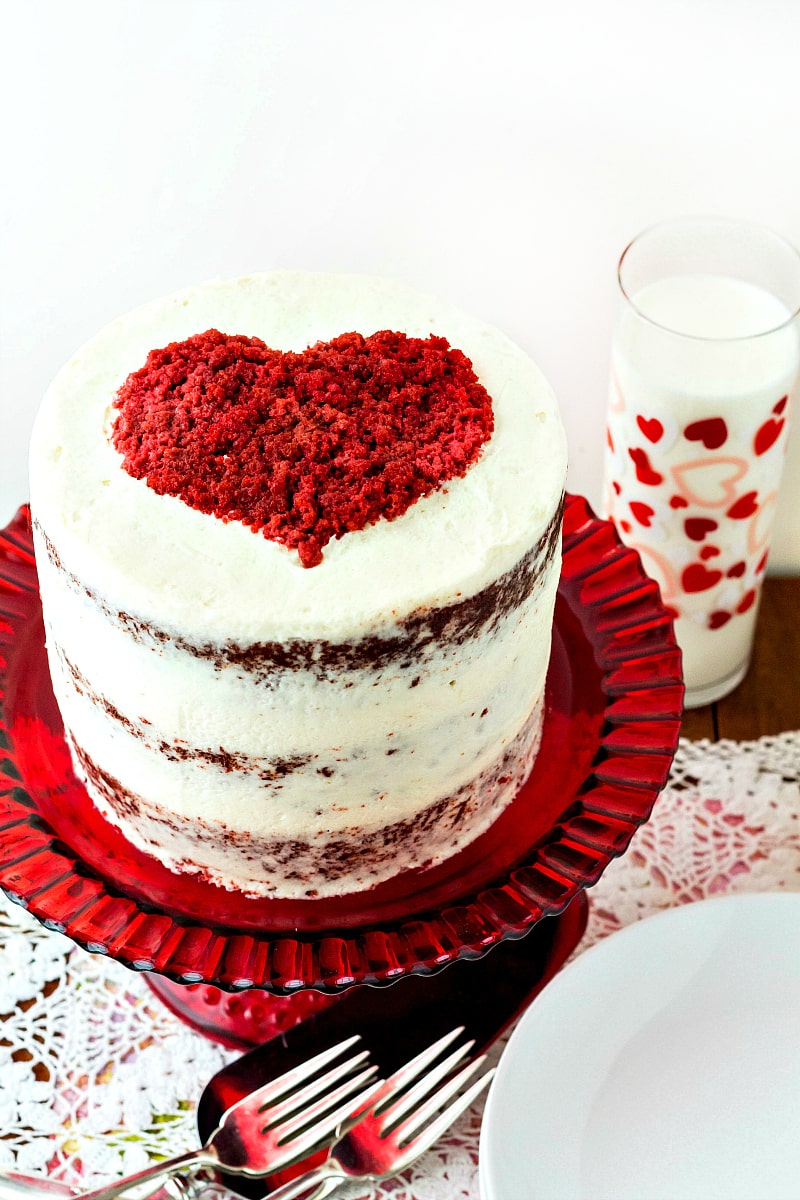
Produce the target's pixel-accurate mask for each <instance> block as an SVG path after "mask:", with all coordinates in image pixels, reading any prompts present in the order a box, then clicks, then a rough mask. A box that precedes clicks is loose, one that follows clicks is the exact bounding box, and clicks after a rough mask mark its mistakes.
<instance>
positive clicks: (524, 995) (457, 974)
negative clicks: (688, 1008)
mask: <svg viewBox="0 0 800 1200" xmlns="http://www.w3.org/2000/svg"><path fill="white" fill-rule="evenodd" d="M587 915H588V899H587V896H586V893H585V892H579V893H578V894H577V895H576V896H575V898H574V900H573V901H572V902H571V903H570V905H569V906H568V907H567V908H566V909H565V910H564V912H562V913H561V914H560V915H558V916H553V917H546V918H544V919H543V920H541V921H539V922H537V924H535V925H534V926H533V927H532V928H531V930H530V931H529V932H528V933H527V934H526V935H525V937H524V938H519V939H516V940H506V941H503V942H500V943H499V944H498V945H496V946H494V947H493V948H492V949H491V950H490V951H488V952H487V953H486V954H485V955H484V956H483V957H482V958H478V959H461V960H459V961H458V962H455V963H451V964H450V965H449V966H447V967H445V968H443V969H442V970H441V971H439V972H438V973H435V974H426V975H406V976H404V977H401V978H400V979H398V980H396V981H395V982H394V983H392V984H389V985H384V986H381V987H373V986H370V985H369V984H368V983H366V984H359V985H357V986H355V987H351V988H347V989H346V990H345V991H342V992H338V993H335V994H328V993H324V992H318V991H314V990H313V989H303V990H302V991H299V992H296V993H295V994H294V995H290V996H274V995H272V994H271V993H269V992H265V991H263V990H262V989H260V988H247V989H245V990H243V991H241V992H237V993H230V992H224V991H222V990H221V989H220V988H218V987H215V986H214V985H213V984H206V983H189V984H185V983H175V982H173V981H172V980H170V979H166V978H165V977H164V976H162V975H156V974H151V975H148V976H147V982H148V984H149V985H150V988H151V989H152V991H153V992H154V993H155V995H156V996H157V997H158V998H159V1000H161V1002H162V1003H163V1004H165V1005H166V1007H167V1008H168V1009H169V1010H170V1011H171V1012H172V1013H174V1015H175V1016H177V1017H179V1018H180V1019H181V1020H182V1021H184V1022H185V1023H186V1024H187V1025H189V1026H190V1027H191V1028H192V1029H194V1030H195V1031H196V1032H198V1033H202V1034H204V1035H205V1036H206V1037H209V1038H211V1039H212V1040H213V1041H216V1042H221V1043H222V1044H223V1045H224V1046H227V1047H228V1048H229V1049H234V1050H247V1049H249V1048H251V1047H253V1046H257V1045H262V1044H263V1043H265V1042H268V1041H270V1040H271V1039H272V1038H275V1037H281V1036H283V1035H285V1034H287V1033H288V1032H289V1030H291V1029H293V1028H294V1027H295V1026H297V1025H300V1024H301V1023H304V1022H310V1023H312V1024H315V1025H318V1024H321V1023H322V1021H323V1019H324V1014H326V1012H329V1010H331V1009H333V1008H337V1010H338V1011H337V1014H336V1016H335V1019H332V1020H331V1024H332V1025H336V1026H339V1027H340V1031H341V1032H342V1035H343V1036H345V1033H346V1030H344V1029H342V1028H341V1027H343V1026H347V1024H348V1021H349V1019H350V1018H352V1020H353V1022H354V1024H357V1023H358V1021H359V1019H362V1020H363V1019H364V1011H365V1005H366V1006H368V1009H369V1012H370V1016H372V1015H373V1014H374V1016H375V1018H377V1019H381V1020H392V1019H396V1018H397V1016H398V1014H400V1013H403V1014H406V1015H407V1014H408V1013H409V1012H412V1013H413V1012H415V1011H418V1014H419V1017H420V1019H421V1020H424V1013H425V1011H426V1010H428V1009H431V1008H438V1007H441V1008H442V1009H443V1010H444V1011H446V1012H448V1013H449V1014H450V1019H451V1020H452V1021H455V1022H458V1023H462V1024H465V1025H466V1024H468V1019H469V1016H470V1014H469V1012H468V1011H465V1010H466V1009H467V1008H471V1007H473V1006H474V1007H475V1008H476V1011H477V1010H478V1008H480V1020H481V1024H482V1025H483V1026H485V1027H486V1029H487V1030H488V1029H490V1028H492V1027H493V1025H496V1029H495V1036H496V1034H499V1033H500V1032H501V1031H502V1029H503V1028H505V1026H506V1025H507V1024H508V1022H509V1021H510V1020H512V1019H513V1018H514V1017H515V1016H516V1015H517V1013H518V1012H521V1011H522V1009H523V1008H525V1007H526V1006H527V1004H528V1003H530V1001H531V1000H532V999H533V997H534V996H535V995H536V994H537V992H539V991H540V990H541V988H543V987H544V985H545V984H546V983H547V982H548V981H549V980H550V979H552V977H553V976H554V975H555V974H556V972H557V971H558V970H559V969H560V968H561V967H562V966H563V964H564V962H565V961H566V959H567V958H568V957H569V955H570V954H571V953H572V951H573V950H574V948H575V946H576V945H577V944H578V942H579V941H580V938H581V936H582V935H583V932H584V930H585V928H586V921H587ZM493 1009H495V1012H494V1013H493V1012H492V1010H493ZM330 1017H331V1018H333V1014H332V1013H331V1014H330ZM351 1032H353V1033H357V1032H360V1029H359V1028H353V1029H352V1031H351ZM488 1040H492V1039H488Z"/></svg>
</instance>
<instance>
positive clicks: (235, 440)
mask: <svg viewBox="0 0 800 1200" xmlns="http://www.w3.org/2000/svg"><path fill="white" fill-rule="evenodd" d="M115 406H116V408H118V409H119V415H118V416H117V418H116V422H115V425H114V430H113V443H114V446H115V447H116V449H117V450H118V451H119V453H120V454H121V455H122V456H123V465H124V467H125V470H126V471H128V473H129V474H130V475H132V476H134V478H136V479H144V480H146V482H147V484H148V486H149V487H151V488H153V490H154V491H156V492H158V493H159V494H160V495H164V494H166V495H170V496H178V497H180V499H182V500H183V501H185V503H186V504H189V505H191V507H192V508H196V509H199V510H200V511H201V512H205V513H212V514H214V515H215V516H217V517H220V518H222V520H226V521H241V522H243V523H244V524H245V525H248V526H249V527H250V528H251V529H253V530H257V531H261V532H262V533H263V534H264V536H266V537H268V538H270V539H271V540H273V541H276V542H281V543H283V544H284V545H286V546H289V547H292V548H296V549H297V551H298V553H299V555H300V561H301V562H302V564H303V566H306V567H313V566H316V565H317V564H318V563H319V562H321V561H322V548H323V547H324V546H325V545H326V544H327V542H329V541H330V540H331V539H332V538H339V537H342V535H343V534H345V533H347V532H350V531H353V530H357V529H363V528H364V527H365V526H366V525H369V524H371V523H372V522H374V521H377V520H378V519H379V518H381V517H383V518H386V519H387V520H392V519H393V518H395V517H399V516H401V515H402V514H403V513H404V512H406V511H407V509H408V508H409V507H410V506H411V505H412V504H413V503H414V502H415V500H418V499H419V498H420V496H425V495H428V494H429V493H430V492H432V491H434V490H435V489H436V488H437V487H439V486H441V485H442V484H443V483H445V482H446V481H447V480H448V479H452V478H453V477H454V476H457V475H464V474H465V473H466V471H467V469H468V467H469V466H470V465H471V464H472V463H473V462H474V461H475V459H476V458H477V457H478V456H479V454H480V453H481V449H482V447H483V444H484V442H485V441H486V440H487V439H488V438H489V436H490V435H491V433H492V428H493V415H492V403H491V399H490V397H489V395H488V393H487V391H486V389H485V388H484V387H483V386H482V385H481V384H480V383H479V382H478V380H477V378H476V376H475V373H474V371H473V369H472V364H471V363H470V361H469V359H468V358H467V357H466V356H465V355H464V354H462V353H461V351H460V350H456V349H453V348H452V347H451V346H450V345H449V343H448V342H447V341H446V340H445V338H442V337H436V336H434V335H431V336H430V337H428V338H425V339H423V338H411V337H406V336H405V334H402V333H393V332H391V331H389V330H384V331H382V332H380V333H374V334H372V335H371V336H370V337H362V335H361V334H359V333H345V334H342V335H341V336H340V337H337V338H334V339H333V341H330V342H318V343H317V344H316V345H315V346H311V347H310V348H309V349H308V350H305V351H304V352H303V353H301V354H297V353H294V352H287V353H283V352H281V351H278V350H272V349H270V348H269V347H268V346H267V345H265V343H264V342H262V341H261V340H260V339H259V338H251V337H240V336H231V335H227V334H223V333H219V332H218V331H217V330H215V329H210V330H208V331H207V332H206V333H201V334H197V335H195V336H194V337H190V338H188V339H187V340H186V341H184V342H174V343H172V344H171V345H169V346H167V347H166V348H165V349H163V350H153V351H151V353H150V354H149V355H148V357H147V361H146V363H145V365H144V366H143V367H142V368H141V370H139V371H135V372H134V373H133V374H132V375H129V376H128V379H127V380H126V381H125V383H124V384H123V386H122V387H121V388H120V391H119V394H118V396H117V398H116V401H115Z"/></svg>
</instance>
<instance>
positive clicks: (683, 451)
mask: <svg viewBox="0 0 800 1200" xmlns="http://www.w3.org/2000/svg"><path fill="white" fill-rule="evenodd" d="M799 366H800V345H799V344H798V335H797V327H796V324H795V323H794V322H793V321H792V320H791V313H790V311H789V310H788V308H787V307H786V305H784V304H783V303H782V302H781V301H780V300H779V299H777V298H776V297H775V296H774V295H772V294H771V293H770V292H768V291H766V290H764V289H763V288H761V287H757V286H756V285H754V284H752V283H749V282H747V281H745V280H742V279H738V278H731V277H728V276H724V275H704V274H696V275H671V276H667V277H665V278H662V279H659V280H657V281H656V282H653V283H650V284H649V285H648V286H647V287H644V288H643V289H641V290H640V291H637V292H636V293H635V295H633V296H632V297H631V298H630V301H629V302H627V303H626V304H625V305H624V307H623V311H622V313H621V316H620V319H619V322H618V325H617V330H616V333H615V339H614V346H613V356H612V378H611V389H610V398H609V423H608V449H607V461H606V495H605V507H606V511H607V513H608V515H609V516H610V517H612V518H613V520H614V522H615V524H616V525H617V528H618V530H619V532H620V534H621V536H622V538H623V540H624V541H625V542H626V543H627V544H628V545H631V546H633V547H635V548H636V549H637V550H638V551H639V553H640V555H641V557H642V562H643V565H644V567H645V570H646V571H647V573H648V574H650V575H651V576H652V577H653V578H654V579H656V581H657V582H658V584H659V586H660V588H661V592H662V598H663V600H664V603H665V604H666V605H667V606H668V607H670V608H671V609H672V610H673V611H674V614H675V618H676V621H675V630H676V635H677V638H678V642H679V644H680V646H681V649H682V650H683V652H684V677H685V681H686V686H687V700H688V703H689V704H702V703H707V702H708V701H709V700H711V699H714V698H716V696H718V695H722V694H724V693H725V692H726V691H729V690H730V688H731V687H732V686H734V684H735V683H736V682H738V681H739V679H741V678H742V677H743V676H744V674H745V672H746V670H747V665H748V661H749V656H750V651H751V647H752V639H753V630H754V626H755V619H756V612H757V608H758V597H759V591H760V584H761V580H762V578H763V575H764V571H765V569H766V554H767V550H768V547H769V539H770V534H771V530H772V522H773V516H774V512H775V505H776V499H777V491H778V485H779V481H780V476H781V471H782V467H783V461H784V457H785V451H786V443H787V437H788V425H789V413H790V409H791V394H792V390H793V387H794V383H795V379H796V377H797V373H798V367H799Z"/></svg>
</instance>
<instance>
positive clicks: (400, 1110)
mask: <svg viewBox="0 0 800 1200" xmlns="http://www.w3.org/2000/svg"><path fill="white" fill-rule="evenodd" d="M474 1045H475V1042H474V1041H469V1042H465V1043H464V1045H463V1046H459V1048H458V1049H457V1050H455V1051H454V1052H453V1053H452V1054H448V1056H447V1058H445V1059H443V1060H442V1061H441V1062H440V1063H437V1064H436V1066H435V1067H432V1068H431V1070H430V1071H428V1072H427V1073H426V1074H425V1075H423V1076H422V1078H421V1079H418V1080H417V1082H416V1083H415V1084H414V1086H413V1087H411V1088H409V1090H408V1091H407V1092H404V1093H403V1094H402V1095H401V1096H400V1098H399V1099H398V1100H395V1102H394V1104H390V1105H389V1106H388V1107H386V1106H385V1105H382V1104H378V1105H376V1110H375V1111H376V1113H377V1114H378V1116H380V1117H382V1118H383V1120H382V1123H381V1132H382V1133H385V1132H386V1131H388V1130H389V1129H390V1128H391V1126H392V1125H399V1123H400V1121H401V1120H402V1118H403V1117H404V1116H405V1115H406V1113H408V1112H411V1110H412V1109H415V1108H416V1107H417V1105H418V1104H419V1102H420V1101H421V1100H423V1099H424V1097H425V1096H427V1095H428V1094H429V1093H430V1092H432V1091H433V1089H434V1088H435V1087H436V1085H437V1084H439V1083H441V1082H442V1080H443V1079H446V1078H447V1076H448V1075H449V1074H450V1073H451V1071H452V1070H453V1068H454V1067H457V1066H458V1064H459V1063H460V1062H462V1061H463V1059H465V1058H466V1056H467V1055H468V1054H469V1052H470V1050H471V1049H472V1047H473V1046H474Z"/></svg>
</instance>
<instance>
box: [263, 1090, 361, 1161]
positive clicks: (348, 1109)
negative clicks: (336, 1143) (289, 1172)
mask: <svg viewBox="0 0 800 1200" xmlns="http://www.w3.org/2000/svg"><path fill="white" fill-rule="evenodd" d="M382 1083H383V1080H382V1079H378V1080H376V1081H375V1082H374V1083H372V1084H370V1086H369V1087H367V1088H365V1089H364V1091H363V1092H361V1093H360V1094H359V1095H358V1096H354V1097H352V1098H351V1099H350V1100H348V1101H347V1102H346V1103H344V1104H340V1105H339V1107H338V1108H336V1109H334V1111H333V1112H330V1113H327V1114H326V1115H325V1117H323V1119H322V1120H320V1121H317V1123H316V1125H312V1126H311V1127H310V1128H309V1129H306V1128H302V1129H301V1131H300V1133H299V1134H297V1136H295V1137H294V1138H293V1137H292V1136H291V1135H289V1136H288V1137H286V1138H281V1140H280V1141H279V1142H278V1145H279V1146H280V1147H281V1149H284V1150H286V1151H291V1155H292V1157H291V1158H283V1157H282V1158H281V1160H280V1161H281V1165H282V1167H283V1166H288V1165H289V1163H290V1162H294V1161H296V1160H297V1159H298V1158H305V1157H306V1156H307V1155H308V1154H310V1152H311V1151H312V1150H315V1149H316V1148H317V1147H318V1146H319V1145H320V1144H321V1143H323V1142H325V1141H327V1140H328V1139H329V1138H330V1136H331V1134H333V1133H335V1132H338V1129H339V1126H340V1125H342V1123H343V1122H346V1126H347V1128H348V1129H352V1128H353V1126H354V1125H357V1124H358V1121H359V1120H361V1118H362V1117H364V1116H366V1114H367V1113H368V1111H369V1109H370V1108H371V1107H372V1099H373V1097H374V1095H375V1093H376V1092H377V1091H379V1090H380V1087H381V1085H382Z"/></svg>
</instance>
